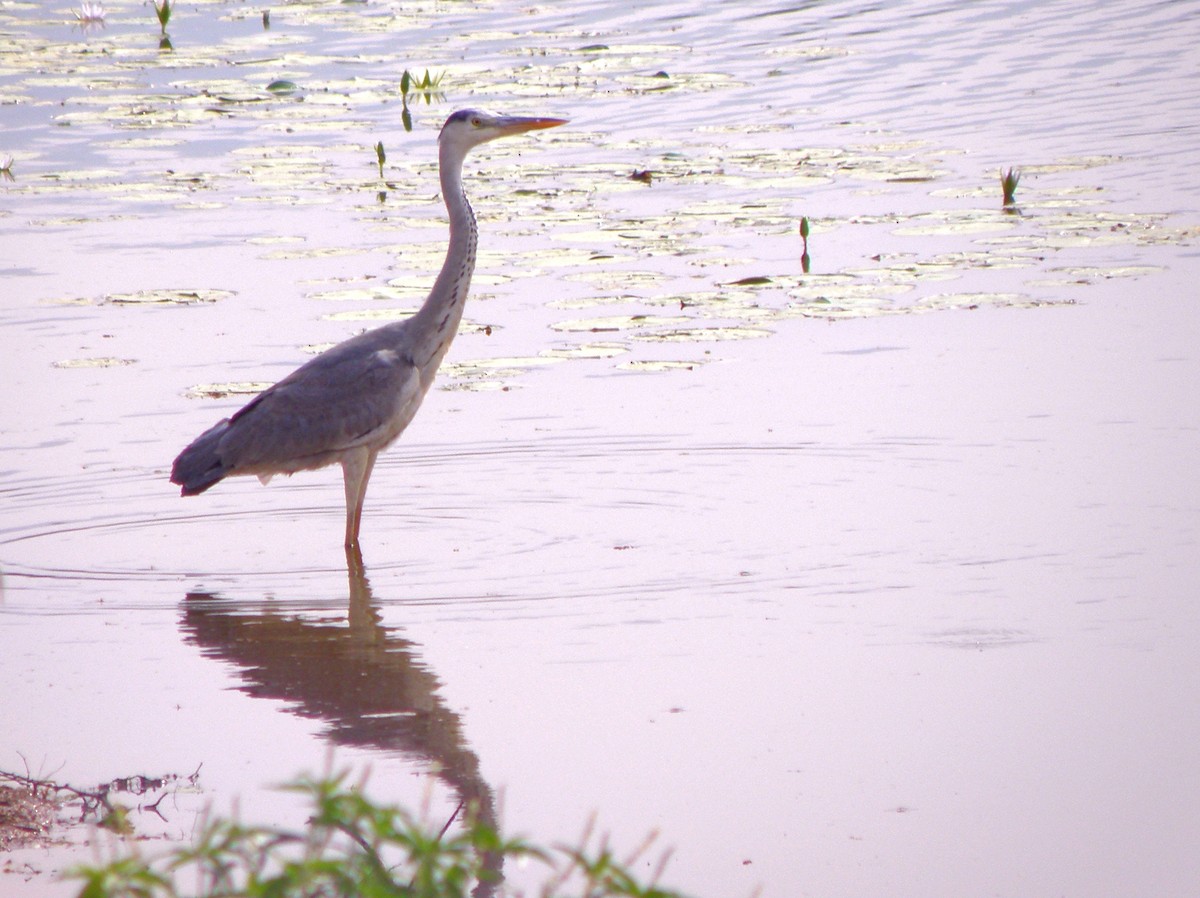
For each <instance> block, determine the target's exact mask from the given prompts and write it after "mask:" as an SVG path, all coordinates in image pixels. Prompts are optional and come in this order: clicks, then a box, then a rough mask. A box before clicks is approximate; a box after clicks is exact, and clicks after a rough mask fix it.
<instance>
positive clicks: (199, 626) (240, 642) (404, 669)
mask: <svg viewBox="0 0 1200 898" xmlns="http://www.w3.org/2000/svg"><path fill="white" fill-rule="evenodd" d="M346 562H347V572H348V574H349V578H350V601H349V613H348V615H347V620H348V622H349V626H348V627H346V626H341V625H340V623H334V622H331V621H329V620H324V621H317V620H310V619H305V618H303V617H300V616H298V615H293V614H287V613H282V612H279V611H277V610H274V609H273V607H272V603H271V602H269V601H265V602H261V603H259V602H255V603H253V604H247V603H245V602H237V603H234V602H230V601H228V600H225V599H221V598H220V597H219V596H217V595H214V594H211V593H202V592H195V593H188V595H187V597H186V599H185V600H184V603H183V618H182V621H181V627H182V630H183V634H184V638H185V639H186V640H187V641H188V642H190V643H192V644H193V645H197V646H199V647H200V650H201V652H202V653H203V654H204V655H205V657H208V658H216V659H219V660H221V661H227V662H230V663H232V664H234V665H236V666H237V667H238V669H239V673H240V676H241V679H242V685H241V686H240V688H241V690H242V691H243V692H245V693H247V694H248V695H253V696H256V697H258V698H270V699H282V700H283V701H285V702H287V703H288V705H289V710H290V711H292V712H293V713H295V714H298V715H300V716H301V717H306V718H309V719H311V720H320V721H323V722H324V723H325V724H326V727H327V729H326V733H325V737H326V738H327V739H329V741H330V742H332V743H333V744H335V745H348V746H354V747H356V748H368V749H375V750H380V751H386V752H401V753H403V754H404V755H407V756H410V757H415V758H420V759H421V760H423V761H428V762H430V763H432V764H434V765H435V767H436V769H437V776H438V777H439V778H440V779H441V780H443V781H444V782H445V783H446V784H447V785H448V786H450V788H451V789H453V790H454V792H455V793H456V794H457V795H458V797H459V798H460V799H461V801H462V807H463V808H472V809H474V813H475V814H476V816H477V818H478V819H479V820H480V821H481V822H483V823H486V824H488V825H489V826H491V827H493V828H495V825H496V806H495V797H494V795H493V793H492V789H491V787H490V786H489V785H488V784H487V782H485V781H484V779H483V776H482V774H481V773H480V769H479V758H478V757H477V756H476V755H475V753H474V752H473V751H472V750H471V749H470V748H468V747H467V744H466V740H465V739H464V738H463V731H462V721H461V720H460V719H459V717H458V715H457V714H456V713H455V712H454V711H452V710H451V709H450V708H448V707H447V706H446V704H445V703H444V702H443V701H442V699H441V697H440V696H439V695H438V688H439V686H440V685H441V684H440V683H439V682H438V679H437V677H435V676H434V675H433V673H432V672H431V671H430V670H428V669H427V668H426V667H425V666H424V665H423V664H422V663H421V662H420V655H419V651H418V646H417V645H416V643H414V642H412V641H411V640H408V639H405V638H404V637H403V636H400V635H399V632H398V631H397V630H395V629H392V628H388V627H385V626H383V624H382V623H381V616H380V614H379V610H378V608H377V607H376V604H375V600H374V596H373V594H372V592H371V584H370V582H369V581H368V580H367V576H366V570H365V568H364V566H363V563H362V556H361V555H359V554H358V552H357V550H347V553H346ZM502 863H503V859H502V857H500V856H499V855H496V856H489V857H486V858H484V867H485V869H487V870H490V871H491V872H492V873H494V874H495V880H496V882H495V883H480V884H479V886H478V887H477V888H476V890H475V895H476V896H477V898H486V896H490V895H492V894H493V893H494V892H495V889H496V885H497V884H498V883H499V881H500V874H501V866H502Z"/></svg>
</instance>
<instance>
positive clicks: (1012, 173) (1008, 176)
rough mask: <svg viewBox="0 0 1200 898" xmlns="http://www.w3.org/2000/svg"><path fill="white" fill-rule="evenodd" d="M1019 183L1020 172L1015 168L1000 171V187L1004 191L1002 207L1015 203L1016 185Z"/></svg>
mask: <svg viewBox="0 0 1200 898" xmlns="http://www.w3.org/2000/svg"><path fill="white" fill-rule="evenodd" d="M1020 182H1021V172H1020V171H1019V170H1018V169H1015V168H1009V169H1008V171H1004V170H1003V169H1001V171H1000V187H1001V189H1002V190H1003V191H1004V205H1006V206H1013V205H1016V202H1017V184H1019V183H1020Z"/></svg>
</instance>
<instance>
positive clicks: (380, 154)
mask: <svg viewBox="0 0 1200 898" xmlns="http://www.w3.org/2000/svg"><path fill="white" fill-rule="evenodd" d="M375 161H376V162H378V163H379V177H381V178H382V177H383V163H385V162H387V153H385V152H384V150H383V141H382V140H381V141H379V143H377V144H375Z"/></svg>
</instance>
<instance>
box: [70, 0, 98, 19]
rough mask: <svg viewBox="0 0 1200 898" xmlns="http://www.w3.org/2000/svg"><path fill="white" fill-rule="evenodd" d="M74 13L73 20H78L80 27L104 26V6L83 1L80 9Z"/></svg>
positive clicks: (87, 0) (88, 0)
mask: <svg viewBox="0 0 1200 898" xmlns="http://www.w3.org/2000/svg"><path fill="white" fill-rule="evenodd" d="M74 12H75V18H76V19H78V20H79V24H81V25H103V24H104V4H103V3H92V2H90V0H83V3H82V4H80V7H79V9H78V10H76V11H74Z"/></svg>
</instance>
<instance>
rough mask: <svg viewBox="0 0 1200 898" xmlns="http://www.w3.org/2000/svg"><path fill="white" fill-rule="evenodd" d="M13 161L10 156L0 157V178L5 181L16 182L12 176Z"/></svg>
mask: <svg viewBox="0 0 1200 898" xmlns="http://www.w3.org/2000/svg"><path fill="white" fill-rule="evenodd" d="M13 161H14V160H13V157H12V156H0V178H3V179H4V180H5V181H15V180H17V179H16V178H15V177H14V176H13V170H12V167H13Z"/></svg>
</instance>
